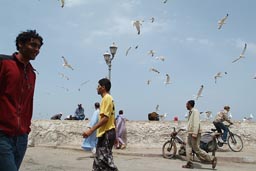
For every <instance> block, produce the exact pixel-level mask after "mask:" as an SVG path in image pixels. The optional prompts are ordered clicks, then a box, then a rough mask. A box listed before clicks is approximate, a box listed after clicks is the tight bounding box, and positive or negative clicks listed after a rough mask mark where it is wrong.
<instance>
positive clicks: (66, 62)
mask: <svg viewBox="0 0 256 171" xmlns="http://www.w3.org/2000/svg"><path fill="white" fill-rule="evenodd" d="M62 58H63V61H64V64H63V66H64V67H68V68H70V69H72V70H74V68H72V66H71V65H70V64H69V63H68V61H67V60H66V58H65V57H64V56H62Z"/></svg>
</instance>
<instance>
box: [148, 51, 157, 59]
mask: <svg viewBox="0 0 256 171" xmlns="http://www.w3.org/2000/svg"><path fill="white" fill-rule="evenodd" d="M155 53H156V52H155V51H154V50H150V51H148V54H149V55H151V56H152V57H153V56H154V55H155Z"/></svg>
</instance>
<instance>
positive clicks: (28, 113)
mask: <svg viewBox="0 0 256 171" xmlns="http://www.w3.org/2000/svg"><path fill="white" fill-rule="evenodd" d="M42 45H43V38H42V37H41V36H40V35H39V34H38V33H37V32H36V31H35V30H27V31H25V32H21V33H20V34H19V35H18V36H17V38H16V48H17V51H18V52H15V53H14V54H13V55H12V56H8V55H0V170H1V171H2V170H3V171H17V170H19V167H20V165H21V162H22V160H23V157H24V155H25V152H26V149H27V142H28V134H29V132H30V124H31V118H32V111H33V96H34V88H35V79H36V74H35V72H34V71H35V69H34V68H33V67H32V65H31V64H30V60H34V59H35V58H36V56H37V55H38V54H39V50H40V48H41V46H42Z"/></svg>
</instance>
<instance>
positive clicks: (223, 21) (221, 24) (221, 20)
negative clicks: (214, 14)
mask: <svg viewBox="0 0 256 171" xmlns="http://www.w3.org/2000/svg"><path fill="white" fill-rule="evenodd" d="M227 18H228V14H227V15H226V16H225V17H224V18H222V19H220V20H219V21H218V25H219V27H218V29H219V30H220V29H221V28H222V26H223V25H224V24H226V22H225V21H226V20H227Z"/></svg>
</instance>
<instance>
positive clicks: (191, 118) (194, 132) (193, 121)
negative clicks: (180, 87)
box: [182, 100, 217, 169]
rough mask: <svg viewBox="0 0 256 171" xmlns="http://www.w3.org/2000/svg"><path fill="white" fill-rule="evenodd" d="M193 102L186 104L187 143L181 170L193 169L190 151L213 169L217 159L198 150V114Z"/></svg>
mask: <svg viewBox="0 0 256 171" xmlns="http://www.w3.org/2000/svg"><path fill="white" fill-rule="evenodd" d="M194 106H195V101H194V100H190V101H188V102H187V104H186V108H187V110H189V114H188V125H187V133H188V135H187V143H186V155H187V164H186V165H183V166H182V167H183V168H189V169H191V168H193V163H192V150H193V151H194V153H195V154H196V156H197V157H198V158H199V159H200V160H201V161H204V162H208V163H211V164H212V168H213V169H214V168H215V167H216V164H217V158H216V157H213V156H210V155H209V154H207V153H206V152H205V151H203V150H202V149H200V148H199V143H200V139H201V124H200V113H199V111H198V110H197V109H195V108H194Z"/></svg>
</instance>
